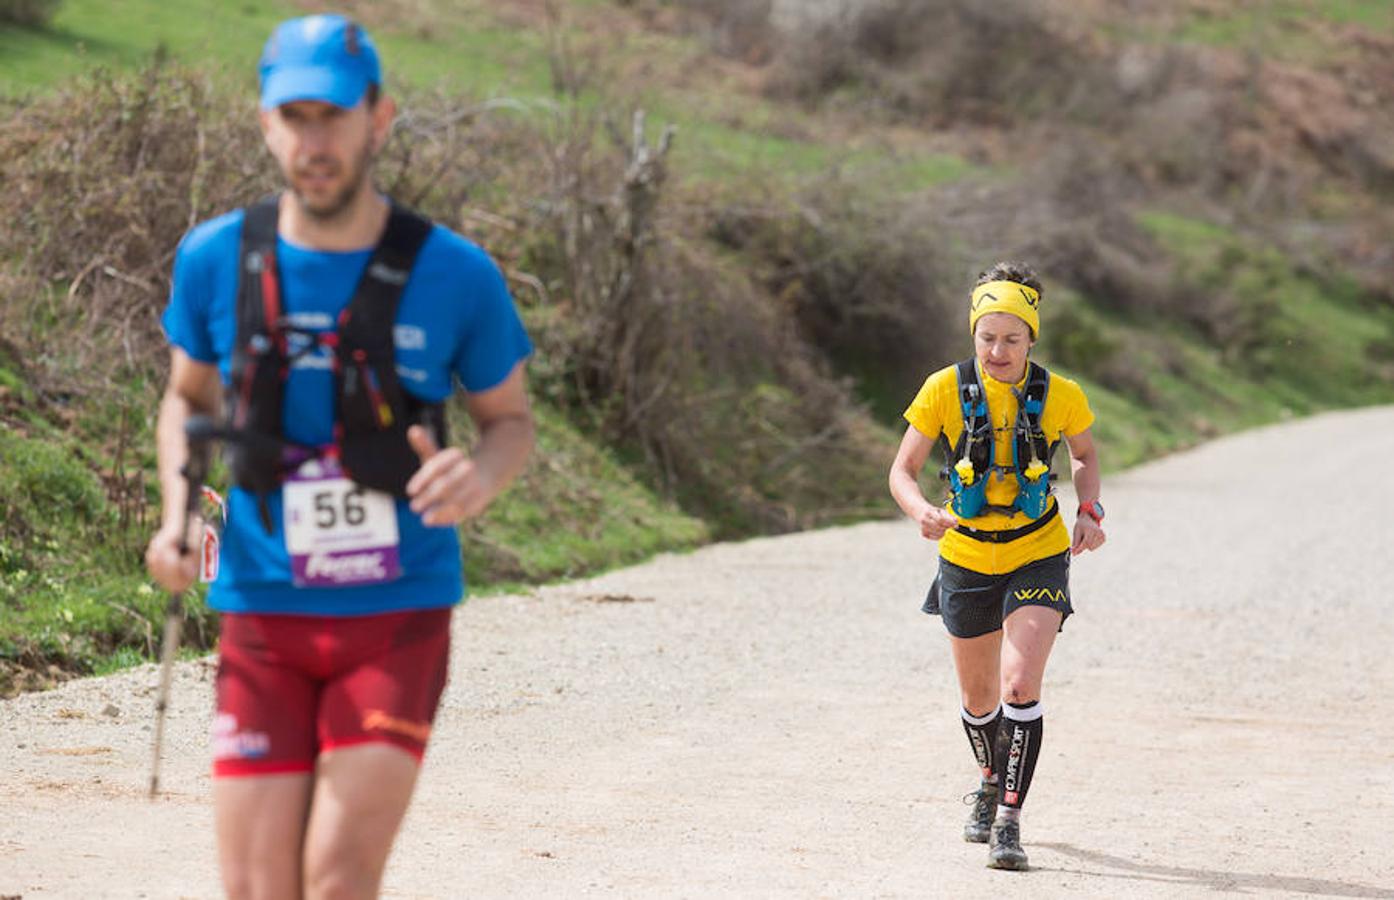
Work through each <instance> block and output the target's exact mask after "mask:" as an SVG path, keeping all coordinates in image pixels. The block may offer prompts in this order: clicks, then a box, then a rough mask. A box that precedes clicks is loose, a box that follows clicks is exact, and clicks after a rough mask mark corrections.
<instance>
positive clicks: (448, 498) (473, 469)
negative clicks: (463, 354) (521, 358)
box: [407, 362, 535, 525]
mask: <svg viewBox="0 0 1394 900" xmlns="http://www.w3.org/2000/svg"><path fill="white" fill-rule="evenodd" d="M466 407H467V408H468V410H469V414H470V418H471V419H473V420H474V423H475V425H476V426H478V428H479V443H478V444H476V445H475V448H474V452H473V453H472V454H471V455H469V456H466V455H465V453H464V451H462V450H460V449H459V448H457V447H447V448H444V449H441V448H440V447H437V446H436V443H435V441H434V440H432V439H431V435H430V432H428V431H427V430H426V429H425V428H422V427H421V426H419V425H413V426H412V427H411V428H410V429H409V430H408V431H407V438H408V439H409V440H410V441H411V445H412V447H413V448H415V449H416V452H417V455H419V456H420V457H421V468H420V469H419V470H418V471H417V473H416V474H415V475H413V476H412V478H411V481H409V482H407V496H409V497H410V498H411V508H412V511H413V512H415V513H417V514H418V515H420V516H421V520H422V521H423V522H425V523H426V524H427V525H455V524H457V523H459V522H462V521H464V520H465V519H473V518H475V517H476V516H479V515H480V514H482V513H483V512H484V510H485V509H487V508H488V506H489V504H490V503H492V502H493V500H494V498H495V497H497V496H498V495H499V494H501V493H503V490H504V488H506V487H508V485H509V483H510V482H512V481H513V479H514V478H516V477H517V476H518V473H519V472H521V471H523V467H524V466H525V465H526V464H527V459H528V454H529V453H530V452H531V451H532V447H533V441H534V437H535V428H534V426H533V420H532V407H531V405H530V404H529V402H528V393H527V382H526V376H525V375H524V371H523V363H522V362H519V363H518V364H517V365H515V366H514V367H513V371H512V372H510V373H509V375H508V377H507V378H505V379H504V380H503V381H502V382H501V383H500V384H499V385H497V386H496V387H493V388H490V389H489V390H487V391H480V392H478V393H474V394H470V395H469V396H468V398H467V399H466Z"/></svg>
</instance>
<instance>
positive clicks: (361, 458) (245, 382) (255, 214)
mask: <svg viewBox="0 0 1394 900" xmlns="http://www.w3.org/2000/svg"><path fill="white" fill-rule="evenodd" d="M278 210H279V204H278V202H277V199H276V198H275V197H274V196H273V197H268V198H266V199H263V200H261V201H259V202H257V203H256V204H254V205H252V206H250V207H248V208H247V210H246V217H245V219H244V220H243V224H242V237H241V249H240V260H239V264H240V265H239V284H238V292H237V340H236V343H235V344H234V346H233V352H232V381H231V384H230V386H229V387H228V390H227V397H226V401H227V402H226V404H225V408H226V409H227V416H228V422H227V424H228V433H229V434H230V439H229V440H227V441H226V443H225V447H226V455H227V462H228V467H229V468H230V469H231V471H232V477H233V480H234V482H235V483H236V484H237V486H238V487H241V488H243V489H244V490H246V491H249V492H250V493H253V494H255V495H257V497H258V500H259V504H260V508H261V519H262V525H263V526H265V528H266V531H267V533H270V532H271V531H272V530H273V525H272V521H271V514H270V509H269V507H268V506H267V496H268V495H269V494H270V493H272V492H273V491H276V490H278V489H279V488H280V486H281V482H282V481H284V480H285V478H286V476H287V475H288V474H290V472H292V471H293V470H294V469H295V467H296V466H298V465H299V464H300V463H301V462H303V461H305V460H306V459H309V458H312V457H332V458H335V459H336V460H337V461H338V463H339V466H340V467H341V468H342V470H343V471H344V473H345V475H346V476H347V477H348V478H350V479H352V480H353V481H354V482H356V483H358V484H360V485H363V486H364V487H366V488H371V489H374V490H379V491H384V492H386V493H389V494H392V495H394V496H397V497H405V496H406V486H407V481H408V480H410V478H411V476H412V474H413V473H415V472H416V470H417V468H418V467H419V466H420V460H419V458H418V457H417V454H416V451H414V450H413V449H412V447H411V445H410V444H409V443H408V442H407V428H408V427H409V426H411V425H413V424H422V425H425V426H427V427H428V428H432V429H434V432H435V434H434V437H435V440H436V443H437V445H438V446H445V443H446V434H445V409H444V406H443V404H440V403H426V402H424V401H421V400H418V399H417V398H415V397H413V396H412V395H411V394H410V393H409V392H407V391H405V390H403V389H402V386H401V384H400V383H399V381H398V379H397V370H396V349H395V347H394V345H393V327H394V325H395V323H396V319H397V307H398V304H399V303H400V302H401V299H402V291H403V289H404V288H405V287H406V284H407V279H408V278H409V277H410V276H411V268H412V265H413V264H414V263H415V261H416V256H417V253H418V252H419V251H420V250H421V246H422V245H423V244H424V243H425V242H426V238H427V236H429V235H430V233H431V227H432V226H431V222H430V220H428V219H425V218H423V217H422V216H420V215H418V214H416V213H414V212H412V211H410V210H408V209H405V208H403V207H400V206H397V205H396V204H395V203H394V204H393V205H392V208H391V211H390V213H389V215H388V218H387V227H386V228H385V229H384V230H383V233H382V238H381V239H380V240H379V241H378V244H377V246H376V247H375V248H374V250H373V254H372V257H371V258H370V259H369V260H368V266H367V269H366V270H365V272H364V274H363V278H362V280H361V281H359V283H358V287H357V288H356V289H355V290H354V294H353V298H352V299H351V300H350V301H349V303H348V305H347V306H346V307H345V308H344V311H343V312H342V313H340V314H339V320H338V322H337V324H336V327H335V330H334V331H331V332H326V333H322V334H320V333H313V332H307V331H300V330H297V329H294V328H292V327H291V326H290V325H289V324H288V322H287V320H286V318H285V315H284V309H283V307H282V304H281V283H280V277H279V275H278V272H277V269H276V223H277V219H278ZM292 334H294V335H295V336H296V337H297V341H296V344H297V347H296V350H295V352H294V356H292V351H291V348H290V341H289V338H290V336H291V335H292ZM302 345H303V346H302ZM318 347H328V348H330V349H331V350H332V351H333V369H334V396H335V410H334V439H333V442H332V443H331V444H329V445H328V446H323V447H305V446H302V445H297V444H293V443H291V442H289V441H287V440H286V439H285V435H284V432H283V430H282V427H281V415H282V411H281V410H282V404H283V401H284V395H285V386H286V379H287V377H288V376H289V373H290V367H291V363H292V362H293V361H294V358H295V357H298V356H300V355H301V354H303V353H307V352H312V351H314V350H316V349H317V348H318Z"/></svg>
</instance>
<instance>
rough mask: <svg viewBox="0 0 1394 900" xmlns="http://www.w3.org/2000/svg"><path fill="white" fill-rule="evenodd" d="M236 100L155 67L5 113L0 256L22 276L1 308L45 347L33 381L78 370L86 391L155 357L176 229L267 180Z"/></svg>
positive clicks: (98, 76)
mask: <svg viewBox="0 0 1394 900" xmlns="http://www.w3.org/2000/svg"><path fill="white" fill-rule="evenodd" d="M210 109H217V110H222V111H225V112H228V113H229V114H227V115H223V116H218V115H210V114H209V111H210ZM234 109H235V106H234V105H233V104H232V103H231V102H230V101H229V100H228V99H227V98H225V97H222V96H220V95H218V94H217V92H216V91H214V90H213V89H212V88H211V87H210V86H209V85H208V84H207V83H206V82H203V81H201V80H199V79H197V78H193V77H190V76H188V74H187V73H183V72H175V71H173V70H172V69H169V68H167V67H164V66H161V65H156V66H152V67H151V68H149V69H147V70H145V71H144V72H142V73H140V74H139V75H138V76H134V77H124V78H113V77H111V76H110V73H104V72H97V73H95V74H93V75H91V76H89V77H87V78H85V79H84V80H83V81H81V82H79V83H76V84H75V85H73V86H71V87H69V88H68V89H67V90H65V91H64V92H62V93H61V94H59V95H57V96H51V97H48V98H45V99H42V100H36V101H33V102H30V103H28V104H27V105H24V106H22V107H21V108H19V109H16V110H14V112H13V113H12V114H11V115H10V116H9V117H8V121H7V123H6V128H5V130H4V132H3V136H0V169H3V170H4V171H5V173H6V179H5V180H6V190H4V191H3V192H0V215H3V216H4V217H5V218H6V220H7V221H9V222H11V223H13V225H12V227H10V228H7V229H5V230H4V231H3V232H0V257H3V258H5V259H10V260H16V261H18V265H17V266H15V267H14V268H13V269H12V273H14V275H15V276H16V277H20V278H22V279H23V280H22V283H21V284H19V285H16V286H14V287H13V288H11V292H10V293H9V295H8V296H6V297H5V298H3V307H4V315H5V319H6V325H7V330H8V331H9V333H11V334H13V335H15V336H16V337H17V339H19V340H21V341H24V342H27V343H28V344H29V345H30V346H31V347H46V348H48V352H41V353H39V354H37V355H36V356H35V357H33V358H36V359H38V360H40V361H42V363H43V364H44V365H43V366H42V368H40V369H39V371H37V372H36V373H35V374H36V375H38V376H39V377H40V381H39V385H40V387H42V388H47V389H59V390H75V389H76V385H75V383H74V379H75V378H78V377H80V378H81V380H82V382H83V383H84V388H83V389H84V390H92V389H93V388H94V387H95V386H96V385H100V384H102V383H103V382H104V380H105V379H108V378H111V377H113V376H119V375H120V374H121V373H122V372H129V371H130V370H131V369H136V370H143V371H150V370H153V369H154V368H156V367H158V366H159V365H161V364H162V363H163V359H162V354H161V358H158V359H157V358H154V357H153V354H154V351H155V348H156V347H158V346H159V345H160V343H161V341H160V332H159V325H158V316H159V313H160V310H161V309H162V308H163V306H164V302H165V300H166V298H167V297H168V293H169V269H170V263H171V262H172V260H173V256H174V249H175V245H176V243H177V242H178V240H179V237H180V235H181V234H182V233H183V232H184V231H185V230H186V229H187V228H188V227H189V226H190V225H192V224H193V223H194V222H196V221H197V220H199V219H200V218H204V217H206V216H208V215H210V214H212V213H214V212H217V211H221V210H224V209H226V208H228V207H229V206H232V205H236V202H238V201H240V200H245V199H247V198H249V197H251V196H254V195H255V193H256V192H257V190H258V189H259V188H260V189H265V187H266V186H267V185H269V184H270V181H269V178H268V176H269V167H268V166H267V165H266V164H265V162H264V161H263V157H264V154H263V153H262V152H261V150H260V140H259V138H258V137H257V134H256V131H255V126H254V124H253V123H254V119H253V117H252V109H253V108H252V106H251V102H250V101H248V103H247V106H246V110H245V113H244V114H243V115H237V114H236V113H235V112H232V110H234ZM239 122H240V123H245V124H244V127H238V126H237V124H235V123H239ZM57 348H61V352H62V359H61V360H60V359H59V358H58V356H57V355H56V354H55V353H54V352H53V351H54V349H57ZM106 385H107V386H110V383H109V382H107V383H106Z"/></svg>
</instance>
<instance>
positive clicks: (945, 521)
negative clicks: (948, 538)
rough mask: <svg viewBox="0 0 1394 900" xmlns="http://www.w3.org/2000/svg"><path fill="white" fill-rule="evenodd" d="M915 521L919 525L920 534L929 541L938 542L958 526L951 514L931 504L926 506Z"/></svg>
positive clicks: (955, 518)
mask: <svg viewBox="0 0 1394 900" xmlns="http://www.w3.org/2000/svg"><path fill="white" fill-rule="evenodd" d="M916 521H917V522H919V524H920V534H921V535H923V536H924V537H925V538H928V539H929V540H931V541H937V540H939V539H940V538H941V537H943V536H944V535H946V534H948V533H949V532H950V531H952V530H953V529H954V528H955V527H956V526H957V525H958V518H957V517H955V516H954V514H953V513H951V512H949V511H948V510H947V509H941V508H940V507H938V506H935V505H933V504H926V505H925V508H924V512H922V513H920V515H919V517H918V518H917V519H916Z"/></svg>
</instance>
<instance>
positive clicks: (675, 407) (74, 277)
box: [0, 65, 884, 531]
mask: <svg viewBox="0 0 1394 900" xmlns="http://www.w3.org/2000/svg"><path fill="white" fill-rule="evenodd" d="M252 104H253V100H252V98H251V97H242V96H236V97H235V96H232V95H229V94H227V93H225V92H221V91H219V90H216V89H214V88H212V87H210V86H209V85H208V84H207V83H205V82H204V81H202V80H200V79H199V78H197V77H195V76H193V75H191V74H190V73H187V72H183V71H177V70H175V69H173V68H171V67H166V66H160V65H157V66H155V67H153V68H151V69H150V70H148V71H146V72H144V73H141V74H140V75H139V76H133V77H116V78H111V77H108V76H96V77H94V78H91V79H88V80H86V81H83V82H81V83H78V84H75V85H74V86H72V87H71V88H69V89H68V90H67V91H65V92H64V93H63V94H61V95H58V96H51V97H48V98H46V99H39V100H35V101H32V102H29V103H27V104H25V105H22V106H19V107H18V108H15V109H14V110H13V111H12V114H11V116H10V117H9V122H8V125H9V127H8V128H7V129H5V130H4V131H3V132H2V133H0V165H3V166H4V170H5V171H6V186H7V188H8V189H7V190H6V191H5V192H3V194H0V198H2V199H0V204H3V207H0V213H2V214H4V215H6V216H8V217H9V219H10V221H12V222H16V223H18V227H15V228H12V229H7V230H6V231H5V232H4V234H3V237H0V258H3V259H6V260H9V261H11V262H10V264H9V265H7V266H5V267H0V270H2V271H3V283H4V284H6V285H7V286H8V288H9V289H8V290H7V291H6V295H5V296H4V297H3V298H2V302H0V317H3V321H4V323H5V324H4V327H5V333H6V335H7V337H10V338H11V339H13V340H14V341H15V342H16V343H17V344H19V345H20V347H21V349H22V350H23V352H24V354H25V356H26V358H28V359H30V360H31V361H32V362H33V363H34V365H33V366H32V367H31V368H32V369H33V370H34V371H31V372H30V375H31V376H32V377H33V380H34V381H35V382H36V383H37V384H38V385H39V386H40V388H41V390H44V391H48V392H50V393H54V394H62V395H64V396H71V397H77V398H79V401H80V402H84V403H87V404H89V405H95V404H100V403H104V402H107V401H109V400H110V398H111V397H112V396H116V395H122V392H123V391H127V390H129V386H130V382H129V379H130V377H131V375H133V374H136V375H144V376H146V377H145V378H144V382H145V383H146V384H147V386H148V387H147V389H149V390H153V388H154V387H157V386H158V384H159V382H160V380H161V377H162V373H163V369H164V366H165V364H166V359H167V354H166V353H165V349H164V348H165V345H164V339H163V336H162V335H161V333H160V330H159V326H158V316H159V314H160V312H161V310H162V308H163V306H164V304H165V302H166V298H167V296H168V288H169V280H168V279H169V269H170V264H171V261H172V258H173V254H174V251H175V246H176V244H177V241H178V239H179V237H180V235H181V234H182V233H183V232H184V231H185V230H186V229H187V228H188V227H189V226H190V225H192V224H193V223H194V222H196V221H199V220H201V219H204V218H207V217H209V216H211V215H213V214H216V213H220V212H222V211H225V210H227V209H231V208H234V207H236V206H239V205H244V204H246V203H247V202H250V201H251V200H253V199H255V198H256V197H257V196H259V195H261V194H263V193H265V192H266V191H268V190H270V189H272V188H273V187H274V186H275V185H276V182H277V178H276V176H275V173H274V166H273V164H272V163H271V161H270V159H269V157H268V155H267V153H266V152H265V150H264V148H263V147H262V146H261V141H260V137H259V135H258V133H257V130H256V126H255V116H254V107H253V105H252ZM613 119H614V117H612V116H610V115H609V114H607V113H606V112H605V111H604V110H603V109H597V108H595V107H594V105H592V104H581V103H579V102H561V103H558V104H557V105H555V106H547V105H545V104H544V105H541V106H532V107H527V108H524V107H521V106H519V105H518V104H516V103H513V102H510V101H491V102H487V103H480V104H475V103H467V102H466V103H462V102H461V101H460V100H459V99H455V98H449V97H445V96H442V95H420V96H414V97H409V98H406V100H404V102H403V104H402V113H401V116H400V118H399V123H398V130H397V134H396V136H395V138H394V140H393V141H392V142H390V144H389V147H388V148H387V150H386V151H385V152H384V154H383V157H382V159H381V160H380V161H379V166H378V176H379V181H380V183H381V184H382V185H383V186H384V187H385V189H386V190H387V191H388V192H389V193H391V194H392V195H394V196H395V197H397V198H398V199H400V200H402V201H403V202H406V203H408V204H410V205H413V206H416V207H418V208H420V209H422V210H423V211H425V212H427V213H428V214H430V215H432V216H433V217H435V218H436V219H437V220H439V221H442V222H444V223H446V224H448V225H451V226H453V227H455V228H457V229H458V230H460V231H462V232H463V233H465V234H467V235H469V236H471V237H474V238H476V239H478V240H480V241H481V243H483V244H484V245H485V246H487V247H488V248H489V250H490V251H491V253H493V254H494V255H495V256H496V258H497V259H498V260H499V261H500V263H501V265H502V267H503V268H504V270H505V273H506V274H507V276H508V277H509V278H510V281H511V283H512V285H513V287H514V289H515V292H516V293H517V296H518V298H519V302H520V306H521V307H522V308H523V311H524V315H525V318H526V319H527V320H528V322H529V326H530V329H531V330H532V331H533V333H534V336H535V338H536V340H537V343H538V346H539V349H540V351H541V352H540V353H539V357H538V359H537V360H536V361H535V363H534V365H533V376H534V378H535V380H536V383H537V388H538V390H539V392H541V393H542V394H543V395H544V396H545V397H547V398H549V399H550V400H552V401H553V402H555V403H557V404H559V405H561V406H563V407H564V408H566V409H568V410H569V412H570V414H571V416H572V418H573V419H574V420H576V421H578V422H580V423H582V424H583V425H584V426H586V427H590V428H592V429H593V430H595V431H596V432H597V433H598V434H599V435H600V436H602V437H603V438H605V439H607V440H609V441H611V442H613V443H615V444H617V445H619V446H621V447H628V448H632V449H633V450H635V451H637V452H638V453H639V454H640V455H641V456H643V457H646V458H647V459H648V460H649V461H650V464H651V467H652V471H653V472H654V473H655V480H656V481H657V482H659V483H665V484H667V485H668V486H669V487H670V488H671V489H672V490H674V491H675V492H676V493H678V494H679V495H680V496H683V497H685V498H687V499H688V500H689V501H690V503H691V504H692V506H693V507H694V508H698V509H701V510H703V511H709V512H717V513H720V514H721V515H723V516H724V517H725V519H726V525H727V526H728V528H729V529H731V530H736V531H749V530H752V529H784V528H793V527H799V526H802V525H806V524H810V523H813V522H817V521H824V520H826V518H827V517H829V516H837V515H845V514H847V513H848V511H849V510H850V509H859V510H860V511H862V512H865V511H866V509H865V507H866V506H868V505H869V504H870V503H871V500H870V499H869V498H870V497H871V496H872V495H873V494H875V495H876V496H878V497H879V494H880V491H879V489H877V490H874V491H873V490H870V489H868V487H867V485H873V486H874V485H876V484H877V480H876V479H869V478H867V477H866V476H867V475H868V474H870V473H871V472H872V471H873V470H874V469H876V468H879V467H880V465H881V464H882V463H883V462H884V460H883V459H881V456H880V454H881V452H882V450H883V449H884V444H881V443H878V442H877V441H876V440H875V435H874V434H873V433H872V432H871V430H870V428H869V426H868V425H867V422H866V419H865V417H864V414H863V413H862V412H861V410H860V409H859V408H858V407H857V406H856V404H855V403H854V402H853V400H852V398H851V395H850V391H849V390H848V389H847V387H846V386H845V385H843V384H841V383H839V382H838V381H836V380H835V379H833V378H831V377H829V376H828V375H827V373H826V371H825V368H824V367H823V366H822V365H821V364H820V363H819V357H818V354H817V352H816V351H815V350H813V349H811V348H810V347H809V345H808V344H807V343H806V342H804V341H803V340H802V339H801V338H800V336H799V334H798V331H797V329H795V328H794V327H793V325H792V322H791V320H790V319H789V317H788V316H786V315H785V314H784V313H783V312H782V311H781V310H780V309H779V308H778V307H777V306H775V305H773V304H771V303H770V302H769V300H768V298H767V297H766V296H765V295H764V294H762V292H761V291H760V289H759V286H757V285H754V284H752V283H751V282H750V281H749V280H747V279H746V278H745V277H744V276H742V275H741V274H740V273H739V272H735V271H732V270H730V269H729V268H728V267H726V266H725V265H724V263H723V262H722V261H721V260H720V259H719V257H718V255H717V254H715V253H713V252H711V251H710V250H709V249H708V248H707V246H706V244H705V242H704V237H703V236H704V235H705V233H706V232H707V230H708V227H707V224H706V223H707V219H708V218H709V216H710V215H711V213H710V212H709V211H707V210H705V209H704V208H703V207H702V206H701V204H691V203H689V204H684V205H682V206H680V207H676V208H675V209H670V208H669V203H668V201H667V193H668V189H667V187H666V184H665V182H666V178H665V176H666V171H667V166H668V165H669V163H670V160H669V154H668V153H667V152H666V148H667V144H666V141H667V138H666V137H661V136H660V137H656V138H655V137H654V136H649V135H645V134H644V133H643V128H642V119H641V118H630V117H628V116H626V117H625V119H626V120H627V121H628V122H629V124H630V128H629V130H627V131H626V130H625V129H624V128H616V127H607V123H609V122H611V121H612V120H613ZM152 399H153V398H151V397H145V398H143V399H141V400H137V401H136V402H137V404H138V405H143V404H145V403H148V402H150V400H152ZM126 402H129V398H127V401H126Z"/></svg>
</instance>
